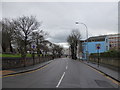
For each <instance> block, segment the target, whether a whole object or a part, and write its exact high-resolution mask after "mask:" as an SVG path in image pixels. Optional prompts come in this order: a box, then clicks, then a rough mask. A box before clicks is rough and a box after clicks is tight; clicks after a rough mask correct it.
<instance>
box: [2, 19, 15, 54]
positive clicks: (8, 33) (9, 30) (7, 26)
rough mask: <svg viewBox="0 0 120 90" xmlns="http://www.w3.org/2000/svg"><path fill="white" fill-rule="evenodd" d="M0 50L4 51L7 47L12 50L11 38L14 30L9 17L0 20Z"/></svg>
mask: <svg viewBox="0 0 120 90" xmlns="http://www.w3.org/2000/svg"><path fill="white" fill-rule="evenodd" d="M1 23H2V50H3V52H6V49H7V48H8V47H9V48H10V52H13V47H12V40H13V38H14V30H13V25H12V22H11V21H10V20H9V19H6V18H3V20H2V22H1Z"/></svg>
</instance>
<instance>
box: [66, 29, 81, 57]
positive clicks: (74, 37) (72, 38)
mask: <svg viewBox="0 0 120 90" xmlns="http://www.w3.org/2000/svg"><path fill="white" fill-rule="evenodd" d="M80 38H81V34H80V32H79V31H78V30H77V29H73V30H72V32H71V35H69V36H68V38H67V42H68V43H69V44H70V49H71V56H72V59H77V45H78V41H79V40H80Z"/></svg>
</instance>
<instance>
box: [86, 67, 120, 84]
mask: <svg viewBox="0 0 120 90" xmlns="http://www.w3.org/2000/svg"><path fill="white" fill-rule="evenodd" d="M88 67H90V66H88ZM90 68H91V69H93V70H95V71H96V72H98V73H100V74H102V75H103V76H105V77H106V78H107V79H109V80H111V81H112V82H113V83H115V84H117V85H119V86H120V83H119V82H117V81H116V80H114V79H112V78H110V77H109V76H106V75H105V74H104V73H102V72H100V71H98V70H96V69H94V68H92V67H90Z"/></svg>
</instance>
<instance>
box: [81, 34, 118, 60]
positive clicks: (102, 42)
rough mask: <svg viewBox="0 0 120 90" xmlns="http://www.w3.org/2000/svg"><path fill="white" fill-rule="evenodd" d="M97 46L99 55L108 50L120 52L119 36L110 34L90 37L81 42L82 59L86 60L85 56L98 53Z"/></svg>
mask: <svg viewBox="0 0 120 90" xmlns="http://www.w3.org/2000/svg"><path fill="white" fill-rule="evenodd" d="M97 45H99V47H100V49H99V53H102V52H107V51H109V50H120V47H119V46H120V34H110V35H101V36H95V37H90V38H88V39H87V40H85V41H84V42H82V59H84V60H86V59H87V55H88V56H89V55H90V54H91V53H98V49H97Z"/></svg>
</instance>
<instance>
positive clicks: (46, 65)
mask: <svg viewBox="0 0 120 90" xmlns="http://www.w3.org/2000/svg"><path fill="white" fill-rule="evenodd" d="M47 66H48V65H45V66H43V67H41V68H39V69H36V70H34V71H29V72H25V73H18V74H14V75H8V76H2V77H0V78H4V77H11V76H17V75H22V74H27V73H32V72H36V71H39V70H41V69H43V68H45V67H47Z"/></svg>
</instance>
